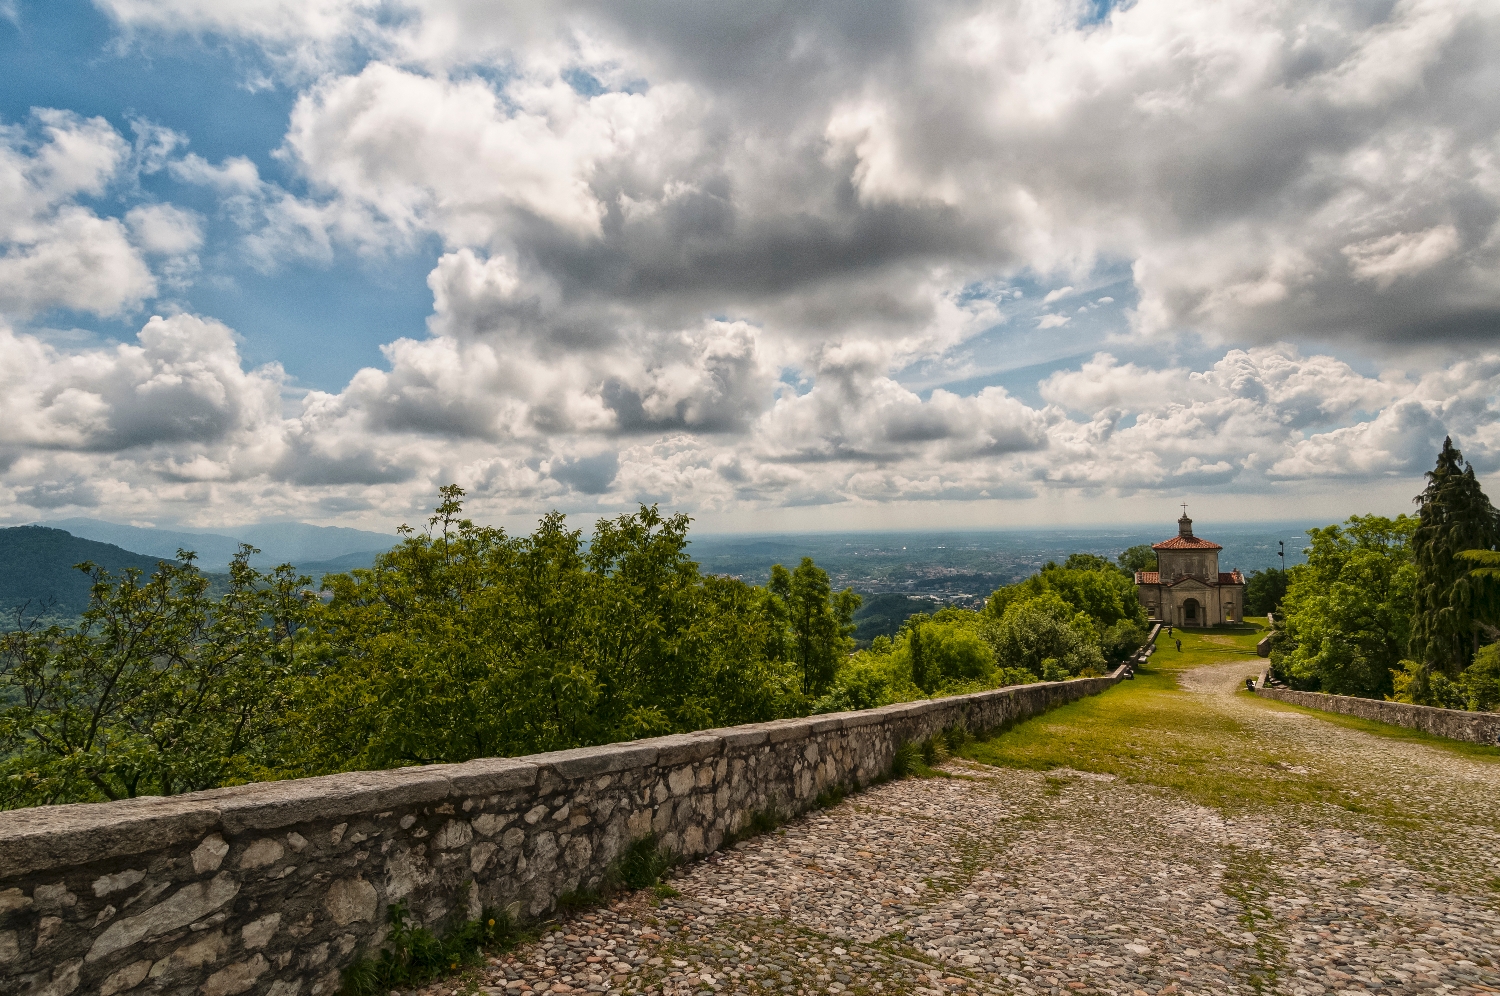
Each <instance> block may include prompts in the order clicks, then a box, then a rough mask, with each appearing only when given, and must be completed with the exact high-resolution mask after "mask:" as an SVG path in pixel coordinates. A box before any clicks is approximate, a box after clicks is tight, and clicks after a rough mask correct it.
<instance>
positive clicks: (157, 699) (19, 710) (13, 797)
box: [0, 546, 310, 808]
mask: <svg viewBox="0 0 1500 996" xmlns="http://www.w3.org/2000/svg"><path fill="white" fill-rule="evenodd" d="M256 552H258V551H256V550H255V549H254V548H253V547H248V546H242V547H241V548H240V552H239V554H238V555H237V556H236V557H235V559H234V562H233V563H232V564H231V567H230V576H229V586H228V590H227V591H226V592H225V593H224V595H223V596H222V597H220V598H219V599H217V600H214V599H212V598H211V597H210V594H209V587H210V581H209V579H208V577H207V576H205V575H203V574H201V573H199V572H198V571H197V570H196V569H195V568H194V567H193V563H192V561H193V558H192V555H191V554H188V553H179V555H178V560H177V562H176V563H172V564H169V563H161V564H159V565H158V567H157V570H156V572H155V573H154V574H152V575H151V576H150V578H149V579H145V580H143V579H142V576H141V573H142V572H141V571H140V570H138V569H134V568H132V569H128V570H127V571H126V572H125V574H124V576H123V577H120V578H115V577H113V576H111V574H110V573H109V572H108V571H107V570H105V569H104V568H102V567H99V566H96V565H94V564H90V563H85V564H80V565H79V569H80V570H82V571H84V572H85V573H87V574H88V575H89V577H90V578H91V579H92V586H91V589H90V592H89V604H88V606H87V608H86V609H85V610H84V612H83V615H82V618H81V620H80V623H79V625H78V626H77V627H75V628H66V629H65V628H62V627H57V626H53V627H49V628H47V629H45V630H38V629H29V630H19V631H16V632H11V633H7V634H5V635H3V636H0V690H3V694H0V701H4V702H5V703H6V705H5V706H4V708H3V710H0V757H3V761H0V776H3V779H4V781H3V783H0V784H3V786H4V789H3V795H0V805H3V806H4V807H5V808H11V807H15V806H26V805H39V804H45V803H53V802H74V801H91V800H99V799H123V798H129V797H133V796H137V795H170V794H172V793H176V792H187V791H192V790H195V789H202V788H210V787H212V786H216V785H223V784H229V783H233V782H236V781H244V780H246V779H248V778H250V777H252V776H253V775H254V773H255V772H256V771H257V770H259V769H260V768H261V767H263V766H264V765H265V764H266V763H267V762H268V761H269V760H270V758H271V756H272V754H273V752H274V750H275V746H276V744H277V743H278V740H279V738H280V737H281V734H282V732H283V729H282V724H283V722H284V711H285V705H286V689H287V680H288V679H289V678H290V677H291V676H292V675H293V673H294V672H295V670H296V668H297V667H298V664H297V650H298V646H299V644H300V642H301V640H302V638H303V636H304V633H303V629H302V626H303V623H304V621H305V619H306V618H307V616H308V613H309V611H310V609H309V605H308V599H307V598H306V597H305V596H304V594H303V586H304V585H306V583H307V579H306V578H302V577H297V576H296V575H295V574H294V573H293V571H292V569H291V568H290V567H289V566H286V565H283V566H282V567H280V568H277V569H276V570H275V571H273V572H271V573H270V574H260V573H258V572H256V571H255V570H253V569H252V568H251V567H250V566H249V565H248V558H249V557H250V556H251V555H252V554H254V553H256Z"/></svg>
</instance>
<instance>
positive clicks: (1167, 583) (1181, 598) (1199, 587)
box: [1135, 511, 1245, 628]
mask: <svg viewBox="0 0 1500 996" xmlns="http://www.w3.org/2000/svg"><path fill="white" fill-rule="evenodd" d="M1151 549H1153V550H1155V551H1156V570H1154V571H1136V572H1135V593H1136V597H1137V598H1139V599H1140V600H1141V604H1142V605H1143V606H1145V607H1146V613H1147V615H1149V616H1150V617H1151V618H1152V619H1159V620H1161V621H1162V623H1164V624H1166V625H1169V626H1186V627H1194V628H1197V627H1208V626H1220V625H1223V624H1225V623H1237V622H1243V621H1244V618H1245V578H1244V575H1242V574H1240V572H1239V571H1220V570H1219V551H1220V550H1222V549H1224V548H1223V547H1222V546H1220V545H1219V544H1217V543H1211V542H1209V541H1208V540H1206V539H1200V538H1199V537H1197V536H1194V535H1193V520H1192V519H1189V518H1188V517H1187V512H1186V511H1184V512H1183V513H1182V518H1180V519H1178V520H1177V535H1176V536H1173V537H1172V538H1171V539H1169V540H1163V541H1162V542H1160V543H1153V544H1152V545H1151Z"/></svg>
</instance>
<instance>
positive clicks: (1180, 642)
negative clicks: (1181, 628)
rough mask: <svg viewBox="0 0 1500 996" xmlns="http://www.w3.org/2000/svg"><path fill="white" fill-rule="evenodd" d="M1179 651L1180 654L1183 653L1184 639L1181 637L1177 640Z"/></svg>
mask: <svg viewBox="0 0 1500 996" xmlns="http://www.w3.org/2000/svg"><path fill="white" fill-rule="evenodd" d="M1177 652H1178V653H1179V654H1180V653H1182V641H1181V640H1180V639H1179V640H1178V641H1177Z"/></svg>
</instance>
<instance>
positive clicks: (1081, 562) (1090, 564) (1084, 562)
mask: <svg viewBox="0 0 1500 996" xmlns="http://www.w3.org/2000/svg"><path fill="white" fill-rule="evenodd" d="M1114 569H1115V565H1114V564H1111V563H1110V562H1109V559H1108V558H1106V557H1101V556H1099V555H1098V554H1095V553H1070V554H1068V559H1067V560H1065V561H1063V570H1067V571H1113V570H1114Z"/></svg>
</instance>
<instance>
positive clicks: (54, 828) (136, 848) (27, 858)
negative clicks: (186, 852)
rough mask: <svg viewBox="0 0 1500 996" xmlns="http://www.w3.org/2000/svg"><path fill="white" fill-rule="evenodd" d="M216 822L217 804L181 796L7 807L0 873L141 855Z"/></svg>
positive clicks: (0, 829)
mask: <svg viewBox="0 0 1500 996" xmlns="http://www.w3.org/2000/svg"><path fill="white" fill-rule="evenodd" d="M218 825H219V808H218V807H217V806H215V805H214V804H213V803H212V802H206V801H204V800H202V799H197V798H194V797H193V796H187V795H181V796H169V797H166V798H163V797H161V796H149V797H146V798H141V799H124V800H121V801H119V802H78V803H71V804H69V805H65V806H37V807H35V808H33V809H16V810H11V811H10V812H7V813H0V878H11V877H14V876H18V875H22V874H26V873H28V872H37V871H49V870H51V869H53V868H61V867H65V866H70V865H80V864H88V863H91V862H94V861H98V860H100V859H103V858H110V857H128V856H131V855H136V854H143V853H145V852H147V851H154V850H157V849H159V848H162V847H170V846H172V845H174V844H181V843H184V842H186V841H190V840H197V839H198V838H199V837H202V836H203V835H204V834H206V833H208V831H210V830H212V829H213V828H214V827H216V826H218Z"/></svg>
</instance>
